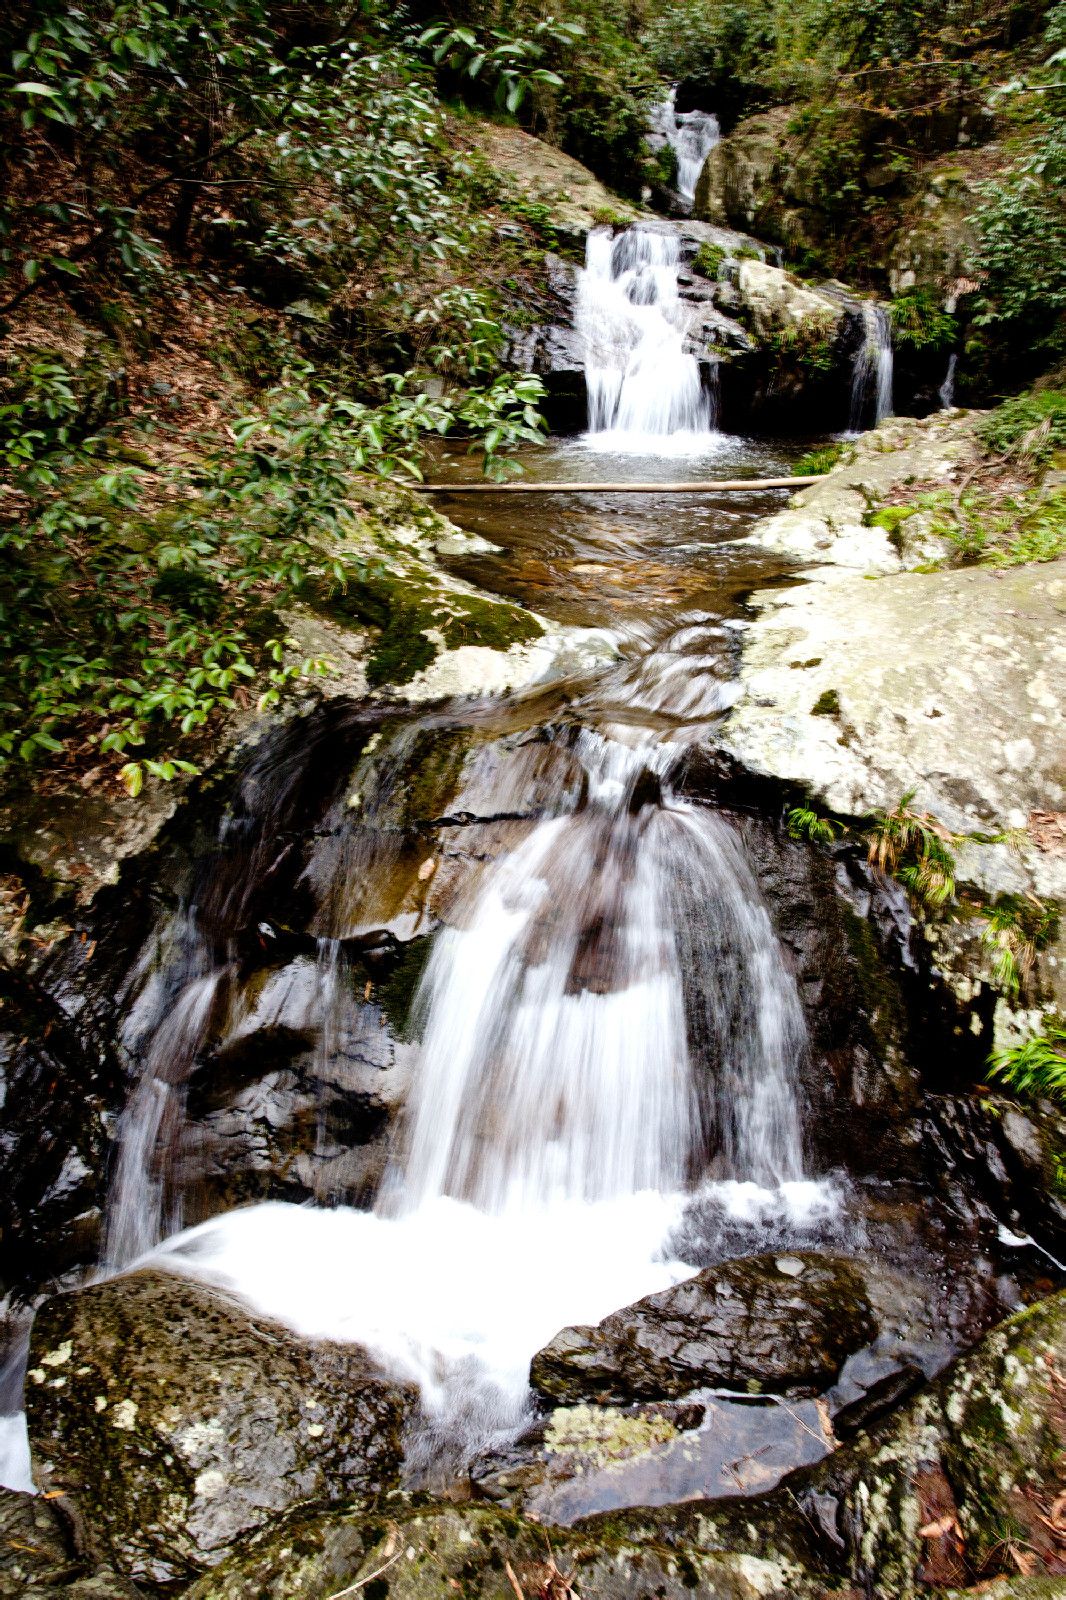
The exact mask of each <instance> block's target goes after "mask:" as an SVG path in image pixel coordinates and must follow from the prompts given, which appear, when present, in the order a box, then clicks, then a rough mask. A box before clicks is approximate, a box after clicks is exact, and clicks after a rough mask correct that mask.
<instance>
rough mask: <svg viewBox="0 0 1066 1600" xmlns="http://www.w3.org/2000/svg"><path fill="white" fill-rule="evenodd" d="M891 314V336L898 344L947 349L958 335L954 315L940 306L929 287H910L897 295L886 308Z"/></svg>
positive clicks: (937, 349) (916, 348) (922, 348)
mask: <svg viewBox="0 0 1066 1600" xmlns="http://www.w3.org/2000/svg"><path fill="white" fill-rule="evenodd" d="M889 309H890V312H891V316H892V339H893V343H894V344H895V345H896V346H897V347H898V346H900V345H903V346H909V347H910V348H911V349H913V350H927V351H934V352H940V351H947V350H950V349H951V347H952V345H953V344H954V343H955V341H956V340H957V338H958V335H959V324H958V321H957V320H956V318H955V317H953V316H951V315H949V313H948V312H946V311H945V310H943V308H942V307H941V305H940V303H939V301H938V299H937V297H936V295H934V294H933V293H932V291H931V290H929V289H911V290H909V291H908V292H907V293H906V294H900V295H897V296H896V298H895V299H894V300H893V302H892V304H891V307H890V308H889Z"/></svg>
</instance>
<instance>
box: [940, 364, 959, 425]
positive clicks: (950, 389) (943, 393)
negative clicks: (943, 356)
mask: <svg viewBox="0 0 1066 1600" xmlns="http://www.w3.org/2000/svg"><path fill="white" fill-rule="evenodd" d="M958 364H959V358H958V356H957V355H956V353H955V351H954V350H953V351H952V352H951V354H950V356H948V370H947V372H946V373H945V374H944V381H943V383H942V384H941V385H940V388H939V389H938V390H937V394H938V397H939V399H940V406H941V409H942V410H943V411H950V410H951V408H952V406H953V405H954V404H955V370H956V368H957V367H958Z"/></svg>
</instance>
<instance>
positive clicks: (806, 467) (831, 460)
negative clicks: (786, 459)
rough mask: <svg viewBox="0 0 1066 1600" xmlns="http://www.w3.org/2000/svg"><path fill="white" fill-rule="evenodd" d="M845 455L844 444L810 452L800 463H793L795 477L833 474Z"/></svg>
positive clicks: (826, 446)
mask: <svg viewBox="0 0 1066 1600" xmlns="http://www.w3.org/2000/svg"><path fill="white" fill-rule="evenodd" d="M843 453H844V446H843V445H842V444H824V445H820V446H819V448H818V449H817V450H808V451H807V452H806V454H805V455H802V456H800V458H799V460H798V461H794V462H793V464H792V472H793V475H794V476H795V477H797V478H811V477H813V476H814V475H815V474H816V473H823V472H832V470H833V468H834V467H835V466H836V464H837V462H838V461H839V460H840V457H841V456H842V455H843Z"/></svg>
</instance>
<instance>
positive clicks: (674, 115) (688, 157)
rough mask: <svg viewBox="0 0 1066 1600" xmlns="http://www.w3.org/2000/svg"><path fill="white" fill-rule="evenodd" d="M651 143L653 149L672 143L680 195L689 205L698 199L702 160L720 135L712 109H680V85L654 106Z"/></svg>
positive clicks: (651, 117) (650, 127)
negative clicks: (678, 97) (678, 101)
mask: <svg viewBox="0 0 1066 1600" xmlns="http://www.w3.org/2000/svg"><path fill="white" fill-rule="evenodd" d="M648 127H649V138H648V143H649V144H650V145H651V146H652V148H653V149H655V148H661V146H662V145H669V147H670V149H671V150H672V151H673V152H674V156H675V158H676V161H677V194H678V198H679V199H680V200H681V201H682V202H683V203H684V204H685V205H686V206H691V205H692V202H693V201H694V200H695V198H696V185H697V183H698V182H699V177H700V173H701V172H702V170H703V163H704V162H705V161H706V159H707V157H708V156H709V155H710V153H711V151H712V150H713V149H714V147H715V145H716V144H717V143H718V141H719V139H720V137H721V129H720V128H719V126H718V118H717V117H716V116H715V115H714V113H713V112H711V111H682V112H680V113H678V110H677V86H676V85H675V86H674V87H673V88H672V89H671V90H670V93H669V95H668V96H667V98H666V99H665V100H661V101H660V102H659V103H658V105H655V106H653V107H652V109H651V114H650V117H649V119H648Z"/></svg>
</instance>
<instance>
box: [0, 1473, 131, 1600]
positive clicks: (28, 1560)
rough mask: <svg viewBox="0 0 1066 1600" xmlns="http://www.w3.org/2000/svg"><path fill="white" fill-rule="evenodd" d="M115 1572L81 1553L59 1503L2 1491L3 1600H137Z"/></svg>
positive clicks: (0, 1549)
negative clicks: (97, 1564) (85, 1557)
mask: <svg viewBox="0 0 1066 1600" xmlns="http://www.w3.org/2000/svg"><path fill="white" fill-rule="evenodd" d="M136 1596H137V1590H136V1589H135V1588H134V1587H133V1585H132V1584H131V1583H127V1581H126V1580H125V1578H121V1577H120V1576H119V1575H118V1573H117V1572H115V1570H114V1568H112V1567H110V1566H94V1564H93V1563H92V1562H89V1561H86V1560H83V1559H82V1557H81V1556H80V1554H79V1553H78V1550H77V1547H76V1541H75V1538H74V1530H73V1528H72V1526H71V1525H70V1524H69V1523H68V1521H67V1520H66V1519H65V1518H64V1516H63V1514H62V1512H61V1511H60V1510H59V1509H58V1507H57V1505H56V1502H55V1501H49V1500H42V1499H40V1498H39V1497H36V1496H34V1495H28V1494H13V1493H11V1491H9V1490H7V1489H0V1600H60V1597H62V1600H136Z"/></svg>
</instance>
